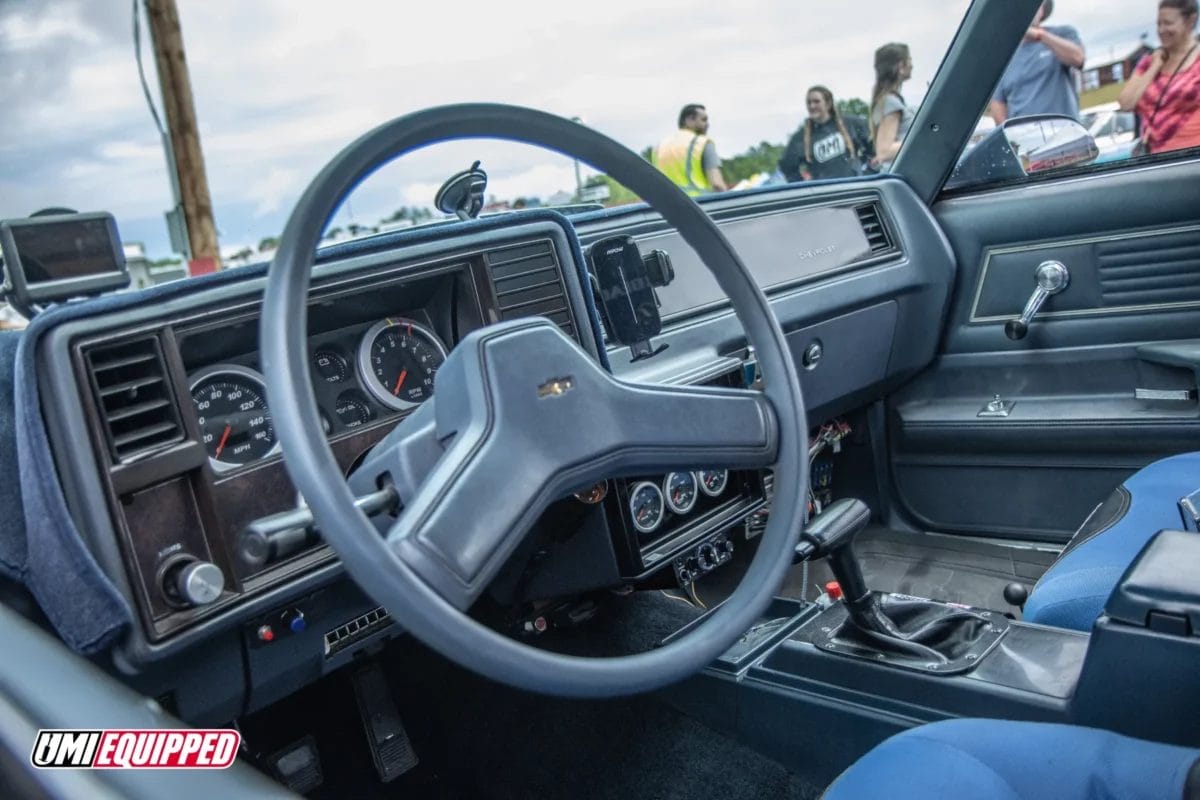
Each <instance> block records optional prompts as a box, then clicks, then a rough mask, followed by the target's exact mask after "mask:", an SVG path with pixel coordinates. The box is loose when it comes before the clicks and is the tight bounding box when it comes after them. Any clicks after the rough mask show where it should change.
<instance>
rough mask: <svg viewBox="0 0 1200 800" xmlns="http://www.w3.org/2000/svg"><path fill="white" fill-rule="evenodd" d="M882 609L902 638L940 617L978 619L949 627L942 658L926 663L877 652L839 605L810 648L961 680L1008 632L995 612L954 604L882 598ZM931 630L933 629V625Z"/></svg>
mask: <svg viewBox="0 0 1200 800" xmlns="http://www.w3.org/2000/svg"><path fill="white" fill-rule="evenodd" d="M879 600H880V604H881V607H882V608H883V610H884V611H885V613H887V614H888V616H889V618H891V619H892V620H893V622H895V623H896V626H897V627H898V628H900V630H901V631H902V632H904V633H911V632H913V631H914V630H917V629H919V628H922V627H929V622H930V621H931V620H936V619H937V618H938V615H939V614H953V613H954V612H967V613H969V614H971V615H973V616H974V617H975V618H976V619H968V620H961V619H960V620H957V621H955V622H953V623H952V624H950V625H949V626H948V627H952V628H954V630H953V631H949V633H950V634H951V635H948V636H941V637H937V636H935V637H933V638H934V639H937V646H938V649H939V650H940V651H941V653H942V656H941V658H932V657H925V656H922V655H919V654H914V653H909V652H903V651H901V650H900V649H895V648H892V647H885V646H881V645H880V644H879V643H878V642H877V641H876V640H873V639H871V638H869V636H867V635H865V634H864V633H863V632H861V631H860V630H858V629H857V628H856V627H855V626H853V625H852V624H851V623H850V622H849V620H848V619H847V614H846V609H845V606H843V605H842V604H841V603H838V604H837V605H836V606H834V607H833V608H831V609H829V611H827V612H826V613H825V615H824V616H823V618H822V619H821V620H820V623H821V625H822V627H821V629H820V630H821V633H820V634H819V635H817V636H814V637H813V639H812V643H813V644H814V645H815V646H816V647H818V648H819V649H821V650H824V651H826V652H828V653H834V654H837V655H842V656H849V657H851V658H861V659H864V660H866V661H874V662H877V663H883V664H889V665H891V666H894V667H900V668H901V669H908V670H913V671H916V672H925V673H929V674H934V675H961V674H963V673H965V672H970V671H971V670H973V669H974V668H975V667H976V666H978V665H979V663H980V662H981V661H982V660H983V658H984V656H986V655H987V654H988V653H989V652H991V650H992V648H993V647H995V646H996V645H997V644H998V643H999V641H1000V639H1001V638H1002V637H1003V636H1004V634H1005V633H1006V632H1007V631H1008V626H1009V619H1008V618H1007V617H1005V616H1004V615H1003V614H1001V613H1000V612H998V611H990V610H986V609H977V608H972V607H970V606H963V605H958V604H955V603H941V602H937V601H934V600H926V599H925V598H919V597H909V596H908V595H901V594H880V595H879ZM934 627H937V626H936V625H935V626H934Z"/></svg>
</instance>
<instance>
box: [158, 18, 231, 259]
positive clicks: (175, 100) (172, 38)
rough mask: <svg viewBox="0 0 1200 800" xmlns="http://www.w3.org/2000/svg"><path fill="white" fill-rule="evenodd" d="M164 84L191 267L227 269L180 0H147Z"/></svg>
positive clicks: (174, 164)
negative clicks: (177, 1) (215, 219)
mask: <svg viewBox="0 0 1200 800" xmlns="http://www.w3.org/2000/svg"><path fill="white" fill-rule="evenodd" d="M145 5H146V14H147V17H148V18H149V23H150V38H151V40H152V41H153V45H154V61H155V63H156V64H157V66H158V83H159V85H160V86H161V87H162V99H163V109H164V110H165V111H166V117H167V139H168V141H169V142H170V147H171V154H172V155H173V157H174V158H173V159H172V161H173V162H174V163H173V166H174V168H175V176H176V179H177V185H178V187H179V203H180V204H181V206H182V209H183V220H184V224H185V227H186V229H187V239H188V250H189V252H188V258H189V263H188V271H189V272H190V273H191V274H193V275H196V274H202V273H205V272H214V271H216V270H218V269H221V250H220V246H219V245H218V243H217V226H216V224H215V223H214V222H213V209H212V198H211V197H210V195H209V193H208V178H207V177H206V176H205V173H204V154H203V153H202V152H201V150H200V130H199V129H198V128H197V126H196V109H195V107H194V106H193V104H192V83H191V80H190V79H189V78H188V68H187V60H186V58H185V56H184V52H183V31H182V30H181V29H180V27H179V10H178V9H177V8H176V6H175V0H145Z"/></svg>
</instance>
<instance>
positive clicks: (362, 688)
mask: <svg viewBox="0 0 1200 800" xmlns="http://www.w3.org/2000/svg"><path fill="white" fill-rule="evenodd" d="M354 698H355V700H357V701H358V713H359V716H360V717H361V719H362V722H363V730H364V731H365V732H366V734H367V746H368V747H370V748H371V760H372V761H374V762H375V771H376V772H378V773H379V779H380V780H381V781H383V782H384V783H387V782H389V781H392V780H395V779H396V778H398V777H400V776H401V775H403V774H404V773H406V772H408V771H409V770H410V769H412V768H413V767H415V766H416V765H417V764H418V763H419V759H418V758H417V753H416V751H415V750H413V747H412V742H411V741H409V738H408V732H407V731H405V730H404V724H403V723H402V722H401V721H400V711H399V709H397V708H396V701H395V699H394V698H393V697H392V690H391V689H390V688H389V687H388V685H387V680H386V679H385V678H384V676H383V670H382V669H381V668H380V667H379V665H378V664H370V665H368V666H366V667H363V668H362V669H360V670H359V671H358V672H356V673H354Z"/></svg>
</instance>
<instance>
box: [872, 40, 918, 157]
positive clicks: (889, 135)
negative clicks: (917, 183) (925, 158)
mask: <svg viewBox="0 0 1200 800" xmlns="http://www.w3.org/2000/svg"><path fill="white" fill-rule="evenodd" d="M912 70H913V63H912V55H911V54H910V53H909V50H908V45H906V44H900V43H898V42H893V43H891V44H885V45H884V46H883V47H881V48H879V49H878V50H876V51H875V89H874V90H873V91H872V92H871V138H872V139H873V140H874V142H875V163H876V164H877V165H878V166H879V168H880V169H885V170H886V169H888V168H889V167H891V164H892V162H893V161H894V160H895V159H896V154H897V153H899V152H900V145H901V144H903V143H904V137H905V136H907V135H908V129H909V128H911V127H912V122H913V110H912V109H911V108H909V107H908V104H907V103H905V102H904V95H902V94H900V89H901V87H903V86H904V82H905V81H906V80H908V79H909V78H911V77H912Z"/></svg>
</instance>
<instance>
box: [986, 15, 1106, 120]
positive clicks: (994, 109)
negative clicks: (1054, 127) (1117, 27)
mask: <svg viewBox="0 0 1200 800" xmlns="http://www.w3.org/2000/svg"><path fill="white" fill-rule="evenodd" d="M1053 11H1054V3H1053V0H1046V2H1044V3H1042V7H1041V8H1039V9H1038V12H1037V14H1036V15H1035V16H1034V18H1033V24H1032V25H1031V26H1030V27H1029V30H1028V31H1027V32H1026V33H1025V38H1024V40H1023V41H1022V42H1021V44H1019V45H1018V46H1017V52H1016V53H1015V54H1014V55H1013V58H1012V61H1010V62H1009V64H1008V69H1006V70H1005V71H1004V77H1002V78H1001V79H1000V85H999V86H997V87H996V92H995V94H994V95H993V96H992V103H991V114H992V119H994V120H996V124H997V125H999V124H1001V123H1003V122H1004V121H1005V120H1006V119H1010V118H1012V117H1024V116H1028V115H1030V114H1066V115H1067V116H1068V117H1071V118H1072V119H1078V117H1079V93H1078V92H1077V91H1076V87H1075V77H1074V75H1072V70H1077V69H1082V68H1083V61H1084V53H1083V42H1082V40H1081V39H1080V38H1079V31H1077V30H1075V29H1074V28H1072V27H1070V26H1069V25H1056V26H1048V25H1043V24H1042V23H1044V22H1045V21H1046V19H1047V18H1048V17H1049V16H1050V14H1051V12H1053Z"/></svg>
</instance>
